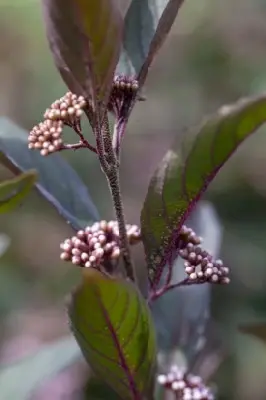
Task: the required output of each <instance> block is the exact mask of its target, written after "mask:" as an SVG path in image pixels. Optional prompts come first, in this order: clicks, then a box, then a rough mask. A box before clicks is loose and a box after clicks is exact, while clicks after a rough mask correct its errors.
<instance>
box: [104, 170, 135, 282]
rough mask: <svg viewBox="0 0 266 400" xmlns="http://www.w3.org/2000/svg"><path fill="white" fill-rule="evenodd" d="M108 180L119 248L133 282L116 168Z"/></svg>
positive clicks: (133, 270)
mask: <svg viewBox="0 0 266 400" xmlns="http://www.w3.org/2000/svg"><path fill="white" fill-rule="evenodd" d="M107 178H108V182H109V186H110V190H111V194H112V198H113V204H114V209H115V213H116V219H117V222H118V229H119V238H120V246H121V252H122V256H123V260H124V266H125V270H126V274H127V277H128V278H129V279H131V280H132V281H133V282H135V281H136V274H135V268H134V265H133V261H132V257H131V253H130V247H129V242H128V238H127V230H126V221H125V215H124V208H123V202H122V196H121V191H120V182H119V171H118V168H117V169H116V170H114V171H113V173H112V174H110V176H109V177H107Z"/></svg>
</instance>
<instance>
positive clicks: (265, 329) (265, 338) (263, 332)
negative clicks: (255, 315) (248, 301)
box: [238, 322, 266, 343]
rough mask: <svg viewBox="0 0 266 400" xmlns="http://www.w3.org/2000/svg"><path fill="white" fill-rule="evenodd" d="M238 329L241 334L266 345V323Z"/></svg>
mask: <svg viewBox="0 0 266 400" xmlns="http://www.w3.org/2000/svg"><path fill="white" fill-rule="evenodd" d="M238 329H239V331H240V332H241V333H245V334H247V335H251V336H254V337H255V338H257V339H260V340H261V341H262V342H264V343H266V322H260V323H254V324H246V325H240V326H239V328H238Z"/></svg>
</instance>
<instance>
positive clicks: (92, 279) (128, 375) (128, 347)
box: [69, 269, 156, 400]
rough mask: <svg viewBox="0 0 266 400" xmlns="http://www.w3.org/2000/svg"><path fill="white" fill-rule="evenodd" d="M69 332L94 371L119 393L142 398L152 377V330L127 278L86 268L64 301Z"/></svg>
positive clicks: (154, 346)
mask: <svg viewBox="0 0 266 400" xmlns="http://www.w3.org/2000/svg"><path fill="white" fill-rule="evenodd" d="M69 316H70V321H71V327H72V330H73V333H74V335H75V337H76V339H77V342H78V344H79V346H80V348H81V350H82V353H83V355H84V357H85V358H86V360H87V361H88V363H89V365H90V366H91V368H92V369H93V370H94V372H95V373H96V375H98V376H99V378H100V379H102V380H103V381H104V382H105V383H106V384H108V385H109V386H110V387H111V388H112V389H113V390H114V391H116V392H117V393H118V395H120V396H121V398H122V399H125V400H126V399H138V400H141V399H143V398H145V395H147V393H148V392H149V390H150V389H151V385H152V383H153V372H154V364H155V360H156V345H155V333H154V328H153V324H152V320H151V316H150V312H149V309H148V307H147V304H146V301H145V300H144V299H143V298H142V296H141V294H140V293H139V292H138V289H137V288H136V287H135V286H134V285H133V284H131V283H129V282H125V281H121V280H116V279H111V278H108V277H107V276H106V275H103V274H102V273H100V272H99V271H96V270H93V269H88V270H86V271H85V273H84V280H83V283H82V285H81V286H80V287H79V288H78V289H77V291H76V292H75V293H74V294H73V297H72V301H71V304H70V306H69Z"/></svg>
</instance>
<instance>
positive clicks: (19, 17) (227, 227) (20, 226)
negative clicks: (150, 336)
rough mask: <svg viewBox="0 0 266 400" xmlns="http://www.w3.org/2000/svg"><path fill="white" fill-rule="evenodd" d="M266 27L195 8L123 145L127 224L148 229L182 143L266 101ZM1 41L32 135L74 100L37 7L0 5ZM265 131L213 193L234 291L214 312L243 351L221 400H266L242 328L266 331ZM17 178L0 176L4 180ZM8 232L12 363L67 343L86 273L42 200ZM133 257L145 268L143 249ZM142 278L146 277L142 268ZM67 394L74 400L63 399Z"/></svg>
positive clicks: (6, 226) (4, 300)
mask: <svg viewBox="0 0 266 400" xmlns="http://www.w3.org/2000/svg"><path fill="white" fill-rule="evenodd" d="M265 17H266V1H265V0H230V1H229V0H225V1H223V2H221V1H218V0H216V1H211V0H204V1H200V2H194V1H193V0H187V2H186V3H185V6H184V7H183V9H182V10H181V12H180V15H179V18H178V19H177V21H176V24H175V26H174V28H173V30H172V34H171V35H170V37H169V39H168V40H167V43H166V44H165V46H164V47H163V49H162V51H161V52H160V55H159V56H158V58H157V59H156V61H155V63H154V65H153V67H152V69H151V72H150V76H149V78H148V81H147V88H146V95H147V98H148V99H147V101H146V102H145V103H141V104H139V105H138V106H137V107H136V110H135V112H134V113H133V116H132V120H131V122H130V125H129V129H128V132H127V136H126V138H125V141H124V149H123V152H122V189H123V195H124V200H125V208H126V212H127V218H128V221H129V222H132V223H138V222H139V213H140V209H141V205H142V201H143V199H144V196H145V194H146V187H147V183H148V181H149V177H150V175H151V173H152V172H153V170H154V167H155V166H156V164H157V162H158V161H159V160H160V159H161V157H162V156H163V154H164V152H165V150H166V149H167V148H168V146H169V145H170V144H172V142H173V139H174V137H176V135H179V134H180V135H182V134H184V131H186V130H187V127H189V126H191V125H194V124H195V123H197V122H199V120H200V119H201V118H202V117H203V116H204V115H206V114H208V113H209V112H211V111H214V110H215V109H216V108H217V107H218V106H220V105H222V104H224V103H229V102H231V101H235V100H236V99H237V98H238V97H239V96H243V95H249V94H252V93H259V92H263V91H264V90H265V87H266V78H265V66H266V52H265V40H266V25H265ZM0 34H1V41H0V88H1V92H0V114H1V115H5V116H8V117H10V118H12V119H13V120H14V121H15V122H17V123H19V124H20V125H21V126H22V127H23V128H25V129H28V130H29V129H31V127H32V126H33V125H35V124H36V123H38V122H39V121H40V120H41V118H42V114H43V112H44V110H45V109H46V107H47V106H48V105H49V104H50V103H51V102H53V101H54V100H55V99H56V98H58V97H60V96H61V95H62V94H64V92H65V91H66V88H65V87H64V85H63V83H62V81H61V80H60V77H59V75H58V73H57V72H56V69H55V67H54V65H53V62H52V57H51V55H50V52H49V49H48V45H47V43H46V39H45V36H44V27H43V23H42V19H41V8H40V4H39V2H38V1H37V0H15V1H13V2H12V4H11V2H10V0H0ZM261 131H262V132H261V134H260V133H259V134H257V135H256V136H254V137H252V138H251V139H249V140H248V141H247V142H246V143H245V144H244V145H243V146H242V147H241V149H240V150H239V151H238V152H237V154H236V155H235V156H234V157H233V159H232V160H231V161H230V162H229V163H228V165H227V166H226V167H225V168H224V170H223V171H222V172H221V173H220V174H219V176H218V178H217V180H216V182H214V184H212V186H211V189H210V190H209V191H208V193H207V198H208V199H209V200H211V201H212V202H213V204H214V205H215V207H216V209H217V212H218V214H219V217H220V219H221V221H222V223H223V225H224V240H223V250H222V256H223V258H224V260H225V261H226V262H227V263H228V264H229V265H230V267H231V270H232V283H231V284H230V285H229V286H228V287H221V288H220V287H218V288H214V289H213V303H212V308H213V315H214V316H215V318H216V319H217V321H218V322H219V326H220V327H221V330H222V332H223V337H224V339H225V340H226V342H227V343H228V345H229V347H230V348H231V349H232V351H233V353H232V356H231V358H230V359H229V360H228V361H227V362H226V363H225V364H224V365H223V367H222V368H221V369H220V370H219V371H218V373H217V383H218V385H219V392H220V395H219V398H220V399H223V400H233V399H239V398H241V399H242V400H246V399H252V400H261V399H264V398H265V397H266V381H265V370H266V350H265V345H264V344H262V343H260V342H258V341H256V340H255V339H252V338H250V337H249V336H244V335H241V334H240V333H238V332H237V330H236V327H237V324H238V323H239V322H248V321H250V320H252V321H255V320H256V319H260V320H262V319H263V318H265V314H266V294H265V293H266V290H265V288H266V268H265V262H266V207H265V202H266V180H265V178H264V171H265V170H266V150H265V149H266V132H264V131H265V129H262V130H261ZM89 134H90V133H89V131H88V135H89ZM82 154H84V157H79V156H76V154H75V153H73V154H64V156H65V157H66V158H67V159H68V160H69V161H70V162H71V164H72V165H73V166H74V167H75V169H76V170H77V172H78V173H79V175H80V176H81V177H82V178H83V179H84V181H85V182H86V184H87V185H88V187H89V190H90V193H91V194H92V198H93V200H94V201H95V203H96V204H97V206H98V208H99V211H100V213H101V216H102V217H103V218H111V217H113V211H112V210H111V208H110V201H109V200H110V198H109V193H108V190H107V186H106V182H105V179H104V177H103V175H102V173H101V171H100V168H99V166H98V164H97V162H96V159H95V157H94V156H93V154H87V153H82ZM10 176H11V175H10V173H9V172H7V171H6V170H5V169H3V168H1V169H0V180H3V179H4V178H10ZM207 223H208V221H206V224H207ZM1 232H2V233H4V234H5V235H7V236H8V237H10V240H11V245H10V247H9V249H8V250H7V252H6V253H5V254H4V256H3V257H2V258H1V268H0V316H1V320H0V324H1V330H0V332H1V334H0V340H1V351H0V355H1V359H2V361H4V360H13V359H14V358H15V357H16V356H20V355H23V354H25V353H27V352H30V351H31V350H33V349H36V348H37V347H38V346H40V345H41V344H42V342H44V341H49V340H52V339H54V338H56V337H59V336H61V335H62V334H65V333H67V332H68V326H67V319H66V316H65V305H64V297H65V295H66V294H67V293H68V292H69V290H70V289H71V288H72V287H73V285H74V284H75V283H76V282H77V280H78V274H77V272H76V271H75V269H73V268H71V266H68V264H66V263H62V262H61V261H59V257H58V255H59V243H60V242H61V241H62V240H64V238H65V237H67V236H68V235H69V234H71V233H70V232H71V229H70V227H68V226H66V224H65V223H64V221H63V220H62V219H61V218H60V217H59V216H58V215H57V213H56V212H55V211H54V210H53V209H52V208H51V206H49V205H48V204H46V202H45V201H44V200H43V199H41V198H40V197H39V196H38V195H37V194H36V193H35V192H34V193H32V195H31V196H30V197H29V198H28V199H27V201H26V202H24V205H23V206H22V207H21V208H20V209H18V210H16V211H15V212H14V213H12V214H11V215H7V216H1ZM134 255H135V257H136V259H137V264H138V265H142V266H143V251H142V249H141V247H139V248H138V249H136V250H135V251H134ZM139 272H140V276H143V277H144V275H145V274H144V270H143V268H142V269H141V268H140V271H139ZM83 368H84V366H83V365H82V366H78V367H77V370H75V373H73V372H71V373H70V375H68V376H65V375H62V376H60V379H61V380H60V381H58V382H59V383H60V382H61V384H60V385H59V383H57V384H56V383H55V382H54V381H51V382H50V384H49V385H48V384H47V385H44V386H43V387H42V388H41V389H40V391H39V392H38V393H37V394H36V396H34V400H35V399H37V400H46V399H48V398H57V399H64V400H66V399H67V400H70V399H78V398H79V397H81V396H79V397H78V396H77V395H76V394H74V395H73V393H76V391H75V387H76V386H75V385H77V383H76V382H77V381H78V382H80V379H81V378H80V376H82V373H81V372H82V371H83ZM66 382H67V384H66ZM71 382H72V386H73V387H71ZM58 385H59V386H60V387H59V386H58ZM66 387H67V388H68V389H69V393H72V397H71V395H70V394H68V395H66V393H65V392H64V391H63V388H66ZM71 390H72V392H71ZM51 393H52V394H51ZM60 396H61V397H60ZM63 396H64V397H63Z"/></svg>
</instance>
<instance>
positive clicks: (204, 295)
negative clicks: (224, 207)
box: [151, 202, 221, 360]
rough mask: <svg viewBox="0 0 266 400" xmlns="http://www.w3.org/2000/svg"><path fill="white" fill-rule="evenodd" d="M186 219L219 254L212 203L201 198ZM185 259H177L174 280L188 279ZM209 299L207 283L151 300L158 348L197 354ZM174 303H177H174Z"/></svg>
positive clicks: (190, 356)
mask: <svg viewBox="0 0 266 400" xmlns="http://www.w3.org/2000/svg"><path fill="white" fill-rule="evenodd" d="M186 223H187V226H189V227H190V228H192V229H193V230H194V231H195V232H197V234H198V235H199V236H201V237H202V238H203V246H204V249H205V248H206V249H207V250H208V251H209V252H210V253H211V254H212V255H213V256H214V257H217V256H218V253H219V251H220V245H221V229H220V226H219V221H218V217H217V215H216V213H215V210H214V208H213V207H212V205H211V204H210V203H207V202H199V203H198V206H197V208H196V209H195V210H194V211H193V213H192V214H191V215H190V217H189V219H188V221H187V222H186ZM183 263H184V261H183V260H182V259H180V258H178V259H176V260H175V261H174V265H173V273H172V283H174V282H179V281H182V280H183V279H185V277H186V273H185V270H184V266H183ZM166 270H167V268H165V270H164V274H163V276H162V278H164V275H165V273H166V272H167V271H166ZM162 280H163V279H162ZM162 283H163V282H162ZM210 300H211V286H210V284H208V283H206V284H203V285H191V286H183V287H179V288H176V289H174V290H171V291H169V292H168V293H165V295H164V296H162V297H160V298H159V299H158V300H156V301H155V302H154V303H152V304H151V312H152V316H153V320H154V323H155V326H156V332H157V339H158V346H159V348H160V349H162V350H164V351H171V350H172V349H173V348H179V349H182V350H183V351H184V353H185V355H186V357H187V358H189V360H191V359H192V358H195V356H196V355H197V353H198V352H199V351H200V350H201V344H202V343H203V342H204V336H205V333H206V332H205V331H206V326H207V322H208V320H209V316H210ZM172 304H174V305H175V306H174V307H172Z"/></svg>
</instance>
